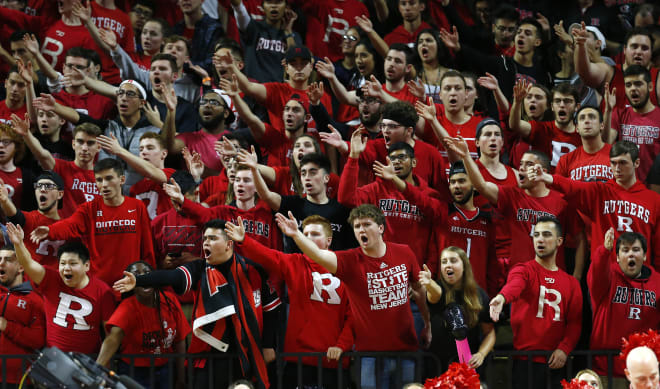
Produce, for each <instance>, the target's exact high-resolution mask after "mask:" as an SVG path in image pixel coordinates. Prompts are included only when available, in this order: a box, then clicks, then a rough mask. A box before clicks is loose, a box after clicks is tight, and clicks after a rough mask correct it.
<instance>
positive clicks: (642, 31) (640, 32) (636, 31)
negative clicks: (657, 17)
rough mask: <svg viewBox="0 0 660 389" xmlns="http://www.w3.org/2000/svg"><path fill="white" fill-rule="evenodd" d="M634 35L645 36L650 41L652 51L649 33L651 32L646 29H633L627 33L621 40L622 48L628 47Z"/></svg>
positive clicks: (650, 34)
mask: <svg viewBox="0 0 660 389" xmlns="http://www.w3.org/2000/svg"><path fill="white" fill-rule="evenodd" d="M635 35H644V36H647V37H648V38H649V40H650V41H651V50H653V34H652V33H651V30H649V29H648V28H646V27H634V28H633V29H632V30H630V31H628V33H627V34H626V37H625V38H624V39H623V46H624V47H626V46H628V41H629V40H630V39H631V38H632V37H634V36H635Z"/></svg>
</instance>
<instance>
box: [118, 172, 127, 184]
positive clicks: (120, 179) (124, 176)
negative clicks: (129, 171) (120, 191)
mask: <svg viewBox="0 0 660 389" xmlns="http://www.w3.org/2000/svg"><path fill="white" fill-rule="evenodd" d="M125 182H126V175H125V174H122V175H121V176H119V183H120V184H121V185H124V183H125Z"/></svg>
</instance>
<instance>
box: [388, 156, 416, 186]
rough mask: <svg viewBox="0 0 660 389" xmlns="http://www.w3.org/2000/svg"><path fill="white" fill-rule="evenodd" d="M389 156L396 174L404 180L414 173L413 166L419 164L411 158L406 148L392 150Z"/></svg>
mask: <svg viewBox="0 0 660 389" xmlns="http://www.w3.org/2000/svg"><path fill="white" fill-rule="evenodd" d="M388 157H389V158H390V161H391V162H392V167H394V174H396V176H397V177H399V178H400V179H402V180H405V179H406V178H408V176H410V173H412V170H413V168H414V167H415V166H416V165H417V161H416V160H415V159H414V158H410V156H409V155H408V153H407V152H406V151H405V150H395V151H392V152H391V153H390V154H389V155H388Z"/></svg>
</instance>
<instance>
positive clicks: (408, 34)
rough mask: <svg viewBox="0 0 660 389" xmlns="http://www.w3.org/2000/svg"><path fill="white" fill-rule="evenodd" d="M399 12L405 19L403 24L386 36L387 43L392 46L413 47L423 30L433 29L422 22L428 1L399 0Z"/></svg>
mask: <svg viewBox="0 0 660 389" xmlns="http://www.w3.org/2000/svg"><path fill="white" fill-rule="evenodd" d="M398 7H399V12H400V13H401V17H402V18H403V24H401V25H399V26H398V27H397V28H395V29H394V30H393V31H392V32H390V33H389V34H387V35H385V38H384V40H385V43H387V45H388V46H392V45H393V44H394V43H402V44H404V45H413V44H414V43H415V42H416V41H417V35H419V33H420V32H422V30H426V29H428V28H432V27H431V25H430V24H428V23H426V22H425V21H423V20H422V16H423V13H424V10H425V9H426V1H424V0H399V1H398Z"/></svg>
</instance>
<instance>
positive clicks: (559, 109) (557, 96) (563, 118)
mask: <svg viewBox="0 0 660 389" xmlns="http://www.w3.org/2000/svg"><path fill="white" fill-rule="evenodd" d="M576 107H577V105H576V101H575V98H574V97H573V96H572V95H565V94H562V93H558V92H555V93H554V94H553V97H552V111H553V112H554V113H555V121H556V122H557V124H559V125H562V126H565V125H568V124H570V123H571V122H572V121H573V115H574V114H575V108H576Z"/></svg>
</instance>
